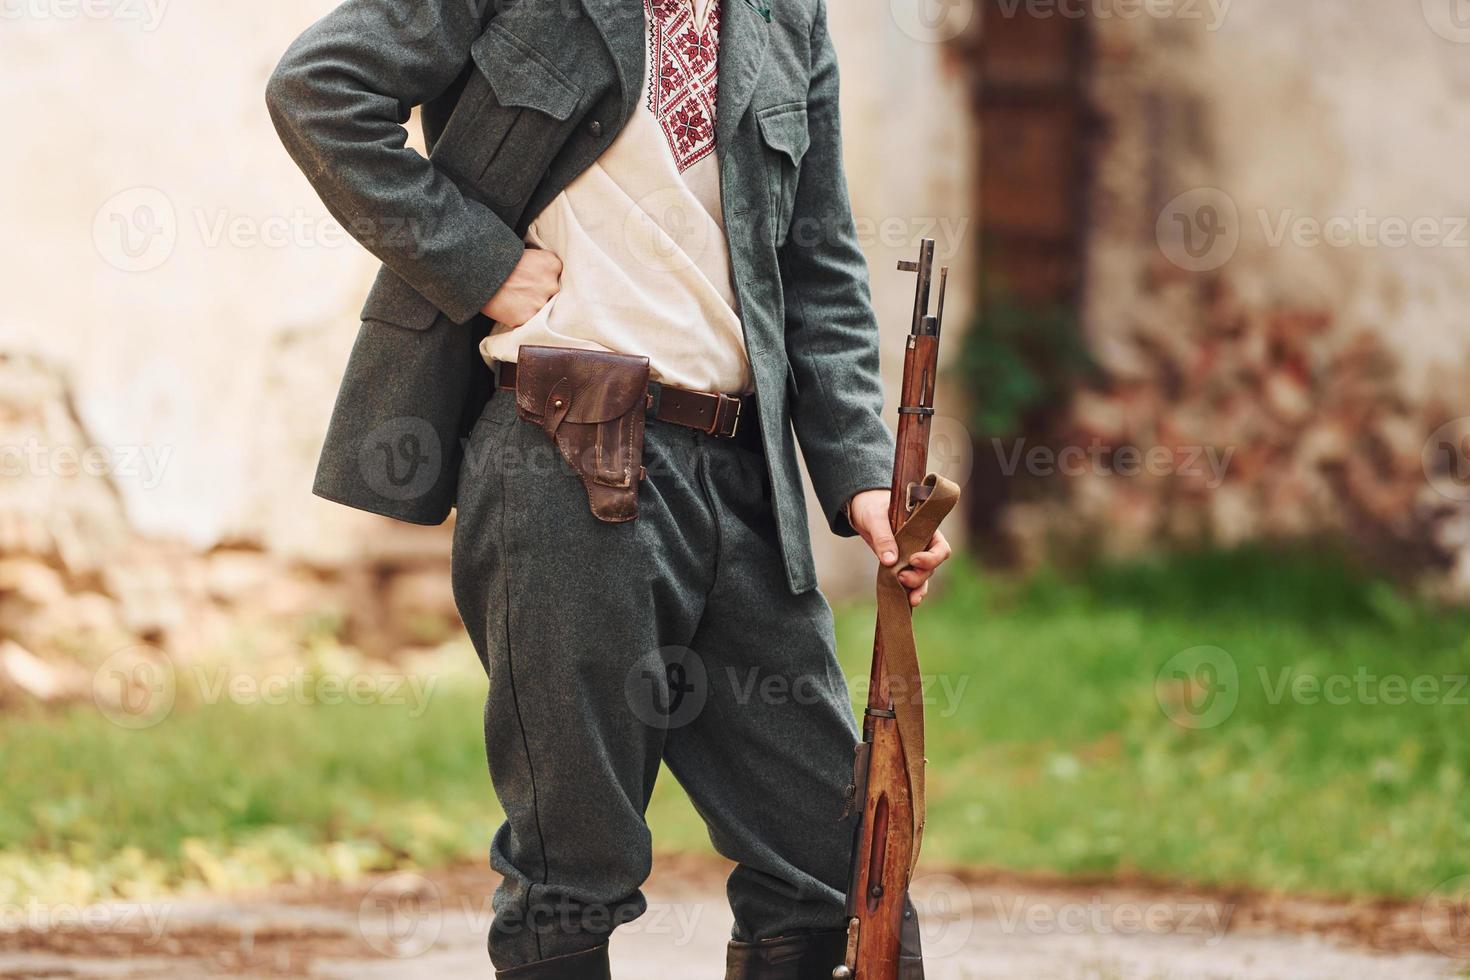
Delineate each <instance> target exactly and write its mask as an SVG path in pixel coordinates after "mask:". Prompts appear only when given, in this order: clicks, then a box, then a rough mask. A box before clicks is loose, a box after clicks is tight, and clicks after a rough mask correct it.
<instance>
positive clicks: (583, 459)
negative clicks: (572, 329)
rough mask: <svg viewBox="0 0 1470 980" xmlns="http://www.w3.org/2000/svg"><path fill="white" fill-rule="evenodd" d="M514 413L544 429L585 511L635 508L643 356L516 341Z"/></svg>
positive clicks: (603, 516)
mask: <svg viewBox="0 0 1470 980" xmlns="http://www.w3.org/2000/svg"><path fill="white" fill-rule="evenodd" d="M515 396H516V414H518V415H519V416H520V417H521V418H522V419H524V420H525V421H527V422H530V423H532V424H533V425H537V426H540V428H541V431H543V432H545V433H546V434H547V435H548V436H550V437H551V439H552V441H553V442H555V443H556V448H557V449H558V450H559V451H560V452H561V455H562V458H563V459H565V460H566V461H567V464H568V465H570V466H571V468H572V469H573V470H574V471H575V472H576V474H577V476H579V477H580V478H581V480H582V485H583V486H584V487H586V488H587V502H588V504H589V505H590V506H591V508H592V516H593V517H596V518H597V519H598V520H600V521H607V522H609V523H613V524H616V523H619V522H622V521H631V520H633V519H634V518H635V517H637V516H638V483H639V481H640V480H641V479H642V478H643V413H644V411H645V410H646V409H647V407H648V358H646V357H633V356H631V355H628V354H610V353H604V352H602V351H588V350H574V349H572V348H568V347H537V346H531V345H525V346H522V347H521V349H520V353H519V355H518V358H517V363H516V387H515Z"/></svg>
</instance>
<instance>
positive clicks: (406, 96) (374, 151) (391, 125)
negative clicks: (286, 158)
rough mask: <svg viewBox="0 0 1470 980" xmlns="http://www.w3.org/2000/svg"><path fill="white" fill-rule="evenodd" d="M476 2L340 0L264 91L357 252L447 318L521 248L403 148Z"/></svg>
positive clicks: (441, 84) (463, 55) (450, 67)
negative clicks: (413, 114) (414, 115)
mask: <svg viewBox="0 0 1470 980" xmlns="http://www.w3.org/2000/svg"><path fill="white" fill-rule="evenodd" d="M483 7H484V4H483V2H481V0H469V2H467V0H346V2H345V3H343V4H342V5H341V6H339V7H337V8H336V9H335V10H333V11H332V12H331V13H330V14H328V15H327V16H326V17H324V18H323V19H322V20H320V21H318V22H317V23H316V24H314V25H312V26H311V27H310V28H308V29H307V31H306V33H304V34H302V35H301V37H299V38H298V39H297V40H296V41H295V43H293V44H292V45H291V47H290V48H289V49H288V50H287V51H286V54H285V56H284V57H283V58H282V59H281V62H280V64H279V65H278V66H277V68H276V70H275V72H274V73H273V74H272V75H271V78H270V82H269V84H268V85H267V87H266V104H267V106H268V107H269V109H270V114H271V119H272V121H273V122H274V123H275V127H276V130H277V132H278V133H280V136H281V141H282V142H283V143H285V145H286V150H287V151H288V152H289V153H290V154H291V157H292V158H293V159H294V160H295V161H296V164H297V165H298V166H299V167H300V168H301V170H302V172H303V173H305V174H306V178H307V179H308V180H309V181H310V182H311V184H312V186H313V187H314V188H315V189H316V192H317V193H318V194H319V195H320V196H321V199H322V202H323V203H324V204H325V205H326V206H327V210H328V211H330V212H331V213H332V215H333V217H335V218H336V219H337V220H338V221H340V222H341V223H342V226H343V227H344V228H345V229H346V230H347V231H348V232H349V233H350V234H351V235H352V236H353V237H354V238H356V239H357V240H358V241H359V242H361V243H362V245H363V246H364V247H366V248H367V249H368V251H370V252H372V253H373V254H374V255H376V256H377V257H378V258H379V259H381V260H382V261H383V263H384V264H385V265H386V266H388V268H390V269H392V270H393V271H394V272H396V273H397V274H398V275H399V276H401V277H403V279H404V280H406V281H407V282H408V284H409V285H411V286H413V287H414V289H416V290H418V291H419V292H420V293H422V294H423V295H424V296H425V297H426V298H427V299H428V300H430V301H431V302H432V303H433V304H434V305H435V306H437V307H438V308H439V309H440V310H442V311H443V312H444V313H445V315H447V316H448V317H449V318H450V319H451V320H453V321H455V322H456V323H465V322H468V321H469V320H470V319H472V318H473V317H474V315H475V314H476V313H478V312H479V310H480V308H481V307H482V306H484V304H485V303H486V302H487V301H488V300H489V299H490V297H491V296H493V295H494V294H495V292H496V291H497V290H498V289H499V288H500V286H501V285H502V284H503V283H504V282H505V280H506V279H507V278H508V277H509V276H510V273H511V270H512V269H514V268H515V265H516V263H517V262H518V261H519V260H520V257H521V253H522V252H523V250H524V248H525V245H524V243H523V242H522V241H521V240H520V238H519V237H518V236H517V235H516V234H515V232H514V231H513V230H512V229H511V228H510V227H509V226H507V225H506V224H505V222H503V221H501V220H500V218H499V217H497V216H496V215H495V214H494V213H493V212H492V211H491V210H490V209H489V208H487V207H485V206H484V205H483V204H480V203H479V202H477V201H473V200H470V199H468V198H466V197H465V196H464V195H463V194H462V193H460V190H459V188H458V187H456V186H455V184H454V182H453V181H452V180H450V179H449V178H448V177H446V176H445V175H444V174H443V173H441V172H440V171H438V170H437V169H435V167H434V165H433V164H432V163H431V162H430V161H429V160H427V159H425V158H424V157H423V156H422V155H421V154H419V153H418V152H417V151H415V150H413V149H411V148H409V147H408V146H407V136H408V134H407V131H406V130H405V129H404V123H406V122H407V121H408V118H409V113H410V111H411V110H412V109H413V107H414V106H416V105H420V104H422V103H424V102H427V101H429V100H431V99H433V98H434V97H435V96H437V95H439V94H440V93H442V92H443V91H444V90H445V89H447V88H448V87H449V85H450V84H451V83H452V82H453V81H454V80H455V79H456V77H458V75H459V73H460V72H461V71H462V70H463V68H464V66H465V65H466V64H467V63H468V60H469V51H470V45H471V44H472V43H473V42H474V40H475V39H476V38H477V37H478V36H479V35H480V32H481V29H482V27H483V21H484V17H483V13H482V10H483Z"/></svg>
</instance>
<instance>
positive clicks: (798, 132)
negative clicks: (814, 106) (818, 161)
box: [756, 106, 812, 163]
mask: <svg viewBox="0 0 1470 980" xmlns="http://www.w3.org/2000/svg"><path fill="white" fill-rule="evenodd" d="M756 119H757V121H758V122H759V123H760V129H761V139H763V140H765V142H766V145H767V146H769V147H771V149H773V150H779V151H781V152H782V153H784V154H786V155H787V156H788V157H790V158H791V162H792V163H800V162H801V158H802V156H803V155H804V154H805V153H806V148H807V147H808V146H810V145H811V141H812V137H811V132H810V131H809V130H808V129H807V124H806V107H805V106H776V107H774V108H772V109H764V110H762V111H761V113H760V114H759V115H758V116H757V117H756Z"/></svg>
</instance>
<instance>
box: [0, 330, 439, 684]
mask: <svg viewBox="0 0 1470 980" xmlns="http://www.w3.org/2000/svg"><path fill="white" fill-rule="evenodd" d="M93 445H95V443H94V442H93V441H92V440H91V439H90V438H89V437H88V434H87V433H86V431H85V429H84V427H83V425H82V424H81V422H80V421H79V419H78V416H77V413H76V412H75V410H74V409H73V406H72V403H71V399H70V398H69V395H68V391H67V387H66V384H65V380H64V378H63V377H62V376H61V375H60V374H58V373H57V372H55V371H54V370H52V369H51V368H50V367H48V366H47V365H45V364H44V363H42V362H40V361H37V360H34V359H31V358H24V357H15V356H0V708H3V707H4V706H6V705H7V704H9V703H12V702H15V701H18V700H20V701H29V702H63V703H64V702H66V701H71V700H80V699H85V698H90V697H92V696H93V695H94V681H95V679H96V678H95V675H96V673H97V670H98V667H99V665H101V664H104V663H105V662H107V661H108V658H110V657H113V656H115V655H117V654H119V653H120V652H123V651H130V650H134V649H141V650H146V651H155V652H158V653H162V654H163V655H166V656H167V657H169V658H170V659H171V660H172V661H174V662H175V663H187V662H190V661H198V660H203V659H208V658H219V657H228V658H232V659H235V660H242V659H243V660H257V661H264V660H268V659H274V660H277V661H279V660H282V659H287V660H289V659H291V658H296V659H300V658H301V657H302V656H303V655H304V653H306V652H307V651H308V650H309V648H311V647H312V646H313V645H316V646H323V645H331V646H333V647H334V648H341V649H344V650H347V651H349V652H350V653H352V654H353V655H355V656H360V657H361V658H363V659H367V660H375V661H388V660H394V659H398V658H401V657H404V656H408V655H412V654H413V653H415V652H419V651H422V650H424V649H425V648H428V647H431V646H433V645H436V644H438V643H441V642H443V641H444V640H445V639H447V638H450V637H452V636H454V635H455V631H456V629H457V626H458V619H457V616H456V613H455V609H454V602H453V597H452V594H451V592H450V583H449V575H448V543H449V539H448V531H447V529H443V528H440V529H424V528H412V529H410V528H406V527H398V526H388V525H392V524H393V522H388V521H386V520H385V521H383V525H384V526H383V527H382V528H381V530H380V531H377V532H375V533H374V534H373V536H372V537H373V538H374V540H375V547H374V548H373V549H369V550H367V554H366V555H365V556H362V555H360V556H358V557H357V558H356V559H353V560H344V561H343V562H341V563H338V564H331V565H325V564H312V563H309V562H306V561H302V560H297V559H291V558H286V557H281V556H278V555H275V554H272V553H271V552H269V551H267V550H266V549H264V548H263V547H261V546H260V545H259V544H258V543H255V542H250V541H236V542H226V543H223V544H220V545H217V546H215V547H213V548H211V549H209V550H206V551H204V552H200V551H198V550H196V549H193V548H190V547H188V546H186V545H184V544H182V543H176V542H169V541H160V540H156V539H151V538H149V537H147V536H144V535H141V534H139V533H138V532H136V531H135V530H134V529H133V528H132V527H131V526H130V524H129V522H128V519H127V514H126V510H125V507H124V504H123V501H122V500H121V499H120V498H119V495H118V493H117V491H116V488H115V487H114V486H113V484H112V483H111V481H110V478H109V476H108V474H107V472H106V468H105V467H100V466H93V465H90V464H89V462H88V453H87V450H88V447H90V446H93ZM365 519H367V518H365ZM370 520H375V519H370Z"/></svg>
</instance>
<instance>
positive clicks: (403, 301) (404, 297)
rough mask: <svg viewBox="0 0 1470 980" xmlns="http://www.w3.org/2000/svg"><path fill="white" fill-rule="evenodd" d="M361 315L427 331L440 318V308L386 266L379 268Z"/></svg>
mask: <svg viewBox="0 0 1470 980" xmlns="http://www.w3.org/2000/svg"><path fill="white" fill-rule="evenodd" d="M362 318H363V319H364V320H380V321H382V322H383V323H391V324H393V325H394V326H395V327H404V328H406V329H409V330H427V329H429V328H430V327H431V326H433V325H434V321H435V320H437V319H438V318H439V307H437V306H435V305H434V304H433V303H432V302H431V301H429V300H428V299H425V298H424V295H423V294H422V293H420V292H419V291H418V290H417V289H414V288H413V287H412V286H410V285H409V284H408V283H407V282H406V281H405V280H404V279H403V277H402V276H400V275H399V274H398V273H396V272H394V271H393V270H392V269H390V268H388V267H387V266H386V265H385V266H383V267H382V268H381V269H379V270H378V277H377V278H376V279H374V280H373V288H372V289H370V290H369V291H368V297H367V302H365V303H364V304H363V305H362Z"/></svg>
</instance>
